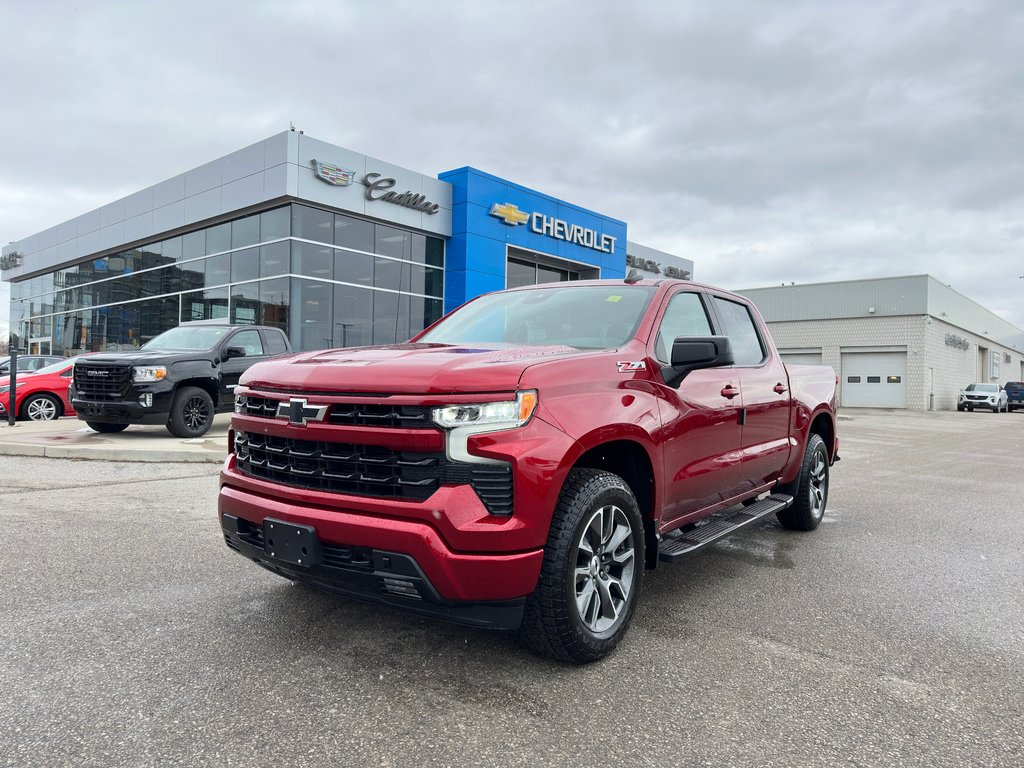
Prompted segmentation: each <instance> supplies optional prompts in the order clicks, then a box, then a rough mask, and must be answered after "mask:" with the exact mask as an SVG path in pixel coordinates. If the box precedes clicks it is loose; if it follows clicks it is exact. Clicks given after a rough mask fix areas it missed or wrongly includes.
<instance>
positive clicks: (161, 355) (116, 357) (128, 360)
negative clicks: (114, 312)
mask: <svg viewBox="0 0 1024 768" xmlns="http://www.w3.org/2000/svg"><path fill="white" fill-rule="evenodd" d="M212 356H213V352H210V351H199V352H188V351H181V352H145V351H139V352H100V353H99V354H93V355H89V356H88V357H83V358H82V362H83V363H101V364H108V365H170V364H171V363H180V362H182V361H183V360H209V359H211V357H212Z"/></svg>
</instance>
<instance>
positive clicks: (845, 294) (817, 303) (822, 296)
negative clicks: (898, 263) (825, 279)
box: [736, 275, 928, 323]
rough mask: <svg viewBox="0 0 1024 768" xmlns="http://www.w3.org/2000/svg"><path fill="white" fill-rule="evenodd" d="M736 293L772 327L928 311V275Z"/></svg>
mask: <svg viewBox="0 0 1024 768" xmlns="http://www.w3.org/2000/svg"><path fill="white" fill-rule="evenodd" d="M736 292H737V293H739V294H742V295H744V296H746V297H747V298H749V299H750V300H751V301H752V302H754V305H755V306H756V307H757V308H758V310H759V311H760V312H761V315H762V316H763V317H764V319H765V320H766V321H767V322H769V323H773V322H782V321H786V320H833V319H836V318H843V317H886V316H895V315H924V314H926V313H927V311H928V276H927V275H910V276H907V277H886V278H878V279H874V280H844V281H842V282H837V283H810V284H807V285H781V286H774V287H770V288H750V289H744V290H740V291H736Z"/></svg>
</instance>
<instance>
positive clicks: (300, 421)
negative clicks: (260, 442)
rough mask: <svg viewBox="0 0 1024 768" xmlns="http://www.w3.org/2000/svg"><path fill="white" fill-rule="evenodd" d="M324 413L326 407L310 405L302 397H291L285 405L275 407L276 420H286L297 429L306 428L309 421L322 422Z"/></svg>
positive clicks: (279, 404) (280, 404)
mask: <svg viewBox="0 0 1024 768" xmlns="http://www.w3.org/2000/svg"><path fill="white" fill-rule="evenodd" d="M326 413H327V406H326V405H310V404H309V403H308V402H306V399H305V398H304V397H293V398H291V399H290V400H289V401H288V402H287V403H278V405H277V418H279V419H281V418H286V419H288V423H290V424H295V425H296V426H299V427H304V426H306V422H309V421H323V420H324V416H325V415H326Z"/></svg>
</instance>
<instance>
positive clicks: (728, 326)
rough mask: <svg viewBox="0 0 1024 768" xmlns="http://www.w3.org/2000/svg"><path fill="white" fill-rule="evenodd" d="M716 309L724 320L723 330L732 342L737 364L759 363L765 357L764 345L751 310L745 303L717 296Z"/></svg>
mask: <svg viewBox="0 0 1024 768" xmlns="http://www.w3.org/2000/svg"><path fill="white" fill-rule="evenodd" d="M715 309H716V310H717V311H718V318H719V319H720V320H721V321H722V326H723V328H722V330H723V331H724V332H725V335H726V336H728V337H729V341H730V342H732V354H733V356H734V357H735V358H736V365H758V364H760V363H761V362H762V361H763V360H764V358H765V352H764V345H762V344H761V337H760V336H758V334H757V328H756V327H755V326H754V318H753V317H751V315H750V310H749V309H747V307H746V306H745V305H743V304H740V303H738V302H735V301H729V300H728V299H720V298H718V297H717V296H716V297H715Z"/></svg>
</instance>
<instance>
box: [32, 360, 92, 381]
mask: <svg viewBox="0 0 1024 768" xmlns="http://www.w3.org/2000/svg"><path fill="white" fill-rule="evenodd" d="M79 357H81V355H79ZM77 359H78V357H69V358H68V359H67V360H61V361H60V362H58V363H50V364H49V365H47V366H46V367H45V368H40V369H39V370H36V371H32V375H33V376H35V375H36V374H39V373H57V372H58V371H63V370H64V369H65V368H67V367H68V365H70V364H73V363H74V362H75V360H77Z"/></svg>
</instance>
